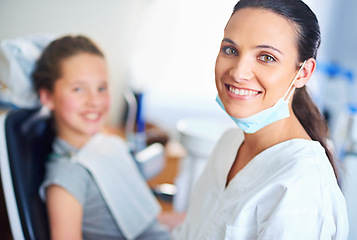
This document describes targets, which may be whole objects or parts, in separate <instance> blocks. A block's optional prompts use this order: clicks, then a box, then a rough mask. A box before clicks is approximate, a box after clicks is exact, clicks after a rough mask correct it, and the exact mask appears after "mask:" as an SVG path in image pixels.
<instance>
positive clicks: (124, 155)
mask: <svg viewBox="0 0 357 240" xmlns="http://www.w3.org/2000/svg"><path fill="white" fill-rule="evenodd" d="M70 159H71V161H74V162H78V163H80V164H81V165H82V166H84V167H85V168H86V169H87V170H88V171H89V172H90V173H91V174H92V176H93V178H94V180H95V181H96V183H97V185H98V188H99V190H100V192H101V193H102V196H103V198H104V200H105V202H106V204H107V206H108V208H109V209H110V211H111V213H112V215H113V217H114V219H115V221H116V223H117V225H118V227H119V228H120V230H121V231H122V233H123V234H124V236H125V237H126V238H127V239H135V238H136V237H137V236H139V235H140V234H141V233H143V232H144V231H145V229H147V228H148V227H149V225H150V224H151V223H152V222H153V221H154V220H155V219H156V217H157V215H158V214H159V212H160V207H159V204H158V203H157V201H156V199H155V197H154V195H153V194H152V193H151V191H150V188H149V187H148V186H147V185H146V182H145V180H144V179H143V177H142V176H141V175H140V173H139V171H138V169H137V167H136V165H135V162H134V160H133V159H132V157H131V156H130V154H129V152H128V149H127V148H126V145H125V144H124V143H123V142H122V141H121V140H120V139H119V138H118V137H116V136H110V135H104V134H96V135H94V136H93V137H92V138H91V139H90V140H89V141H88V142H87V143H86V144H85V145H84V146H83V147H82V148H81V149H79V150H78V152H77V153H75V154H74V155H73V156H71V157H70Z"/></svg>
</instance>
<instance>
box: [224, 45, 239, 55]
mask: <svg viewBox="0 0 357 240" xmlns="http://www.w3.org/2000/svg"><path fill="white" fill-rule="evenodd" d="M222 50H223V52H224V53H225V54H227V55H234V56H237V55H238V52H237V50H236V49H234V48H231V47H224V48H223V49H222Z"/></svg>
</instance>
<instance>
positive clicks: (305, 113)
mask: <svg viewBox="0 0 357 240" xmlns="http://www.w3.org/2000/svg"><path fill="white" fill-rule="evenodd" d="M292 108H293V111H294V113H295V115H296V117H297V118H298V119H299V121H300V123H301V125H302V126H303V127H304V129H305V131H306V132H307V134H309V136H310V137H311V139H312V140H315V141H319V142H320V144H321V145H322V146H323V147H324V148H325V152H326V155H327V157H328V159H329V161H330V163H331V165H332V168H333V170H334V172H335V176H336V178H337V177H338V173H337V168H336V163H335V159H334V155H333V153H332V151H331V149H330V148H329V146H328V143H327V140H328V138H329V130H328V125H327V122H326V120H325V118H324V117H323V116H322V114H321V113H320V111H319V109H318V108H317V106H316V105H315V104H314V102H313V101H312V99H311V97H310V95H309V93H308V92H307V90H306V86H304V87H302V88H298V89H296V90H295V94H294V98H293V101H292Z"/></svg>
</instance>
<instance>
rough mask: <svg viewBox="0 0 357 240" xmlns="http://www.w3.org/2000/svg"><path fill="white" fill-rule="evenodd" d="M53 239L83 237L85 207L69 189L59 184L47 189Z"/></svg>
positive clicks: (64, 239) (78, 239) (74, 239)
mask: <svg viewBox="0 0 357 240" xmlns="http://www.w3.org/2000/svg"><path fill="white" fill-rule="evenodd" d="M46 198H47V211H48V216H49V225H50V233H51V239H52V240H80V239H82V217H83V208H82V206H81V204H80V203H79V202H78V200H77V199H76V198H75V197H74V196H72V195H71V194H70V193H69V192H68V191H66V190H65V189H63V188H62V187H60V186H57V185H51V186H49V187H48V188H47V190H46Z"/></svg>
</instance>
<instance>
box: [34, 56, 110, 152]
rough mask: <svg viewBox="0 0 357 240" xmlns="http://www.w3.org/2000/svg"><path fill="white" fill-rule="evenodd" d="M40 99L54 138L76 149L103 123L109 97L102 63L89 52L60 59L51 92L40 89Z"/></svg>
mask: <svg viewBox="0 0 357 240" xmlns="http://www.w3.org/2000/svg"><path fill="white" fill-rule="evenodd" d="M40 96H41V100H42V102H43V103H44V105H46V106H47V107H48V108H49V109H51V110H52V111H53V114H54V118H55V122H56V128H57V135H58V136H59V137H60V138H62V139H64V140H66V141H68V142H69V143H70V144H72V145H73V146H75V147H80V146H81V145H82V144H84V143H85V142H86V141H87V140H88V139H89V138H90V137H91V136H92V135H93V134H95V133H96V132H98V131H99V130H100V128H101V127H102V126H103V124H104V123H105V121H106V117H107V114H108V110H109V105H110V97H109V92H108V73H107V66H106V63H105V60H104V59H103V58H102V57H100V56H97V55H94V54H90V53H79V54H77V55H75V56H73V57H69V58H66V59H64V60H63V61H62V63H61V77H60V78H59V79H57V80H56V82H55V84H54V89H53V92H49V91H48V90H41V91H40Z"/></svg>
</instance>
